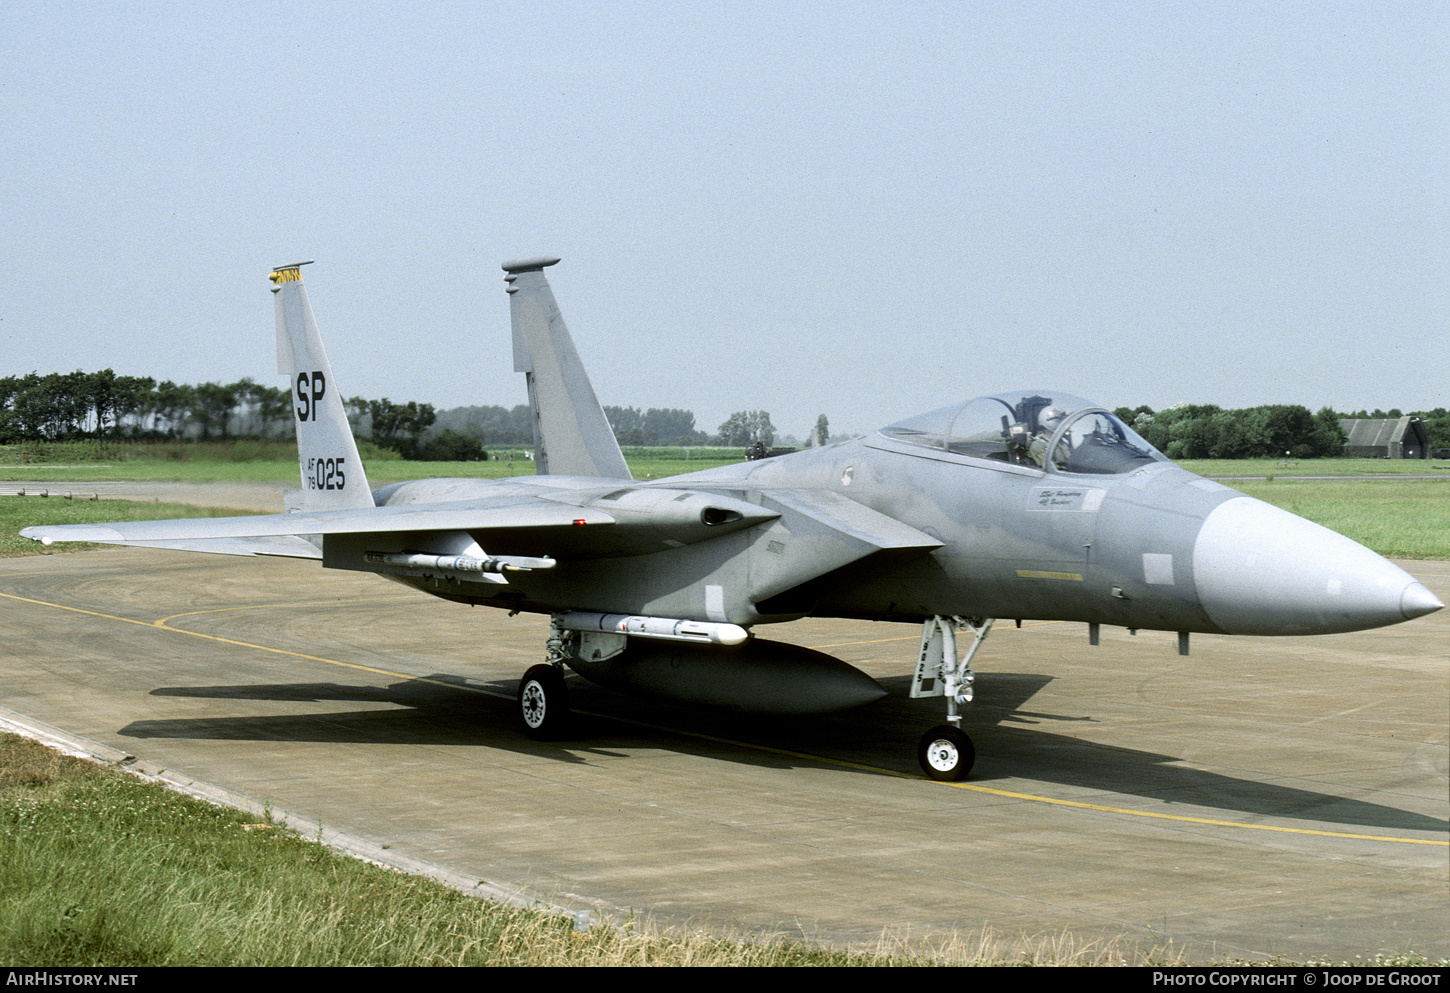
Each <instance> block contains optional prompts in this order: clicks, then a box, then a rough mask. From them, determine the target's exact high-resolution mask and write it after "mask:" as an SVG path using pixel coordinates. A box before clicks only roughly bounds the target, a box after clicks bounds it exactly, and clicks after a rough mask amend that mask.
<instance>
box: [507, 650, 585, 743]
mask: <svg viewBox="0 0 1450 993" xmlns="http://www.w3.org/2000/svg"><path fill="white" fill-rule="evenodd" d="M571 634H572V632H568V631H564V630H563V629H562V628H560V627H559V625H558V623H557V622H555V623H554V624H553V625H551V626H550V628H549V642H548V646H547V651H548V661H547V662H544V663H543V664H541V665H536V666H533V667H532V668H530V669H529V671H528V672H526V673H524V678H523V679H521V680H519V718H520V719H521V720H522V721H523V726H524V734H526V735H528V736H529V737H530V738H533V739H534V740H535V741H552V740H553V739H555V738H558V737H559V736H560V735H562V734H563V732H564V729H565V727H567V726H568V723H569V688H568V687H567V686H565V685H564V671H563V661H564V659H565V658H567V657H568V639H569V637H570V635H571Z"/></svg>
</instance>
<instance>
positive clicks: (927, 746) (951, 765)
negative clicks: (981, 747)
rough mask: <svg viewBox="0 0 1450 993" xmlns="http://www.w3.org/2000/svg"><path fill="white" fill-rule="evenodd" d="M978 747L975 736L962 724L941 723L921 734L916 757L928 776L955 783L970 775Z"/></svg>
mask: <svg viewBox="0 0 1450 993" xmlns="http://www.w3.org/2000/svg"><path fill="white" fill-rule="evenodd" d="M976 758H977V750H976V748H974V747H973V746H972V739H971V738H969V737H967V735H966V734H964V733H963V732H962V730H961V729H960V728H954V727H952V726H951V725H950V724H939V725H937V726H936V727H934V728H932V729H931V730H930V731H928V732H927V733H926V734H924V735H922V736H921V741H920V742H919V743H918V744H917V746H916V759H917V761H918V762H920V763H921V771H922V772H924V773H926V774H927V776H928V778H931V779H935V780H938V781H939V782H943V783H954V782H956V781H958V780H961V779H966V778H967V773H969V772H971V771H972V763H973V762H974V761H976Z"/></svg>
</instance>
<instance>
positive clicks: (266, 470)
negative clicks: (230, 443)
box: [0, 442, 741, 488]
mask: <svg viewBox="0 0 1450 993" xmlns="http://www.w3.org/2000/svg"><path fill="white" fill-rule="evenodd" d="M236 444H237V445H242V444H245V443H243V442H237V443H236ZM270 444H271V445H273V446H275V444H276V443H270ZM57 447H59V446H57ZM0 448H3V446H0ZM727 451H728V450H727ZM694 454H695V455H696V456H698V455H701V454H702V453H700V452H695V453H694ZM732 455H733V456H734V457H728V458H719V457H715V458H702V457H692V458H690V459H683V458H679V457H677V456H670V455H668V454H666V455H663V456H646V455H632V456H629V457H628V459H627V461H628V463H629V467H630V471H631V472H633V473H634V477H635V478H636V479H663V478H664V477H666V476H676V475H679V474H680V473H683V472H698V471H699V470H701V469H713V468H715V467H716V466H722V465H732V464H734V463H736V462H739V461H741V459H740V458H739V452H738V451H734V452H732ZM362 459H363V465H364V467H365V468H366V469H367V474H368V482H369V483H370V484H371V485H372V486H373V487H374V488H376V487H379V486H385V485H387V484H388V483H400V482H404V481H406V480H409V479H437V478H440V477H462V478H465V479H507V478H509V477H510V476H532V475H533V474H534V463H533V462H532V461H531V460H529V459H526V458H518V459H516V460H514V461H512V462H510V461H507V460H499V461H488V462H404V461H402V460H401V459H398V458H391V459H378V458H375V457H372V456H371V455H370V454H369V453H368V452H366V451H364V452H362ZM0 479H3V480H9V481H12V482H15V483H20V484H23V483H25V482H26V481H28V480H36V479H44V480H52V481H55V480H59V481H64V482H66V483H88V482H109V481H116V482H155V483H284V484H286V485H288V486H297V485H298V470H297V447H296V445H295V444H294V445H292V447H291V449H290V450H289V451H286V452H285V453H283V455H282V456H281V457H279V456H277V455H276V454H275V452H274V454H273V455H271V456H269V457H266V458H256V459H227V458H214V457H211V456H210V455H208V454H206V453H205V452H202V453H198V454H197V456H196V457H194V458H188V459H180V458H177V459H172V458H162V457H145V458H126V459H120V458H118V459H116V460H115V461H112V462H86V461H75V462H68V461H63V453H57V458H56V459H54V460H52V461H49V462H26V463H24V464H20V463H18V462H15V461H13V460H6V459H4V458H3V457H0Z"/></svg>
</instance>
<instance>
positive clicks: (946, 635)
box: [910, 616, 995, 782]
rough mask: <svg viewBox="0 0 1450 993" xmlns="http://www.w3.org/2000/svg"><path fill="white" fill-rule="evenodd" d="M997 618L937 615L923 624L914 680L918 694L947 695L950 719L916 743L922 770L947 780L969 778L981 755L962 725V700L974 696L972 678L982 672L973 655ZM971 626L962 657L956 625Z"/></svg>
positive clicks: (968, 699)
mask: <svg viewBox="0 0 1450 993" xmlns="http://www.w3.org/2000/svg"><path fill="white" fill-rule="evenodd" d="M993 623H995V618H991V617H987V618H963V617H941V616H936V617H932V618H930V619H929V620H927V622H926V623H925V624H924V625H922V629H921V650H920V651H919V652H918V653H917V657H916V675H915V676H914V677H913V679H912V682H911V694H910V695H911V696H912V697H914V698H915V697H928V696H942V697H946V701H947V722H948V723H946V724H939V725H937V726H936V727H934V728H932V729H931V730H930V731H928V732H927V733H926V734H924V735H922V736H921V740H920V741H919V742H917V746H916V760H917V761H918V762H919V763H920V764H921V771H922V772H924V773H926V774H927V776H928V777H930V778H932V779H935V780H939V781H941V782H956V781H957V780H961V779H965V778H967V773H969V772H971V771H972V763H973V762H974V761H975V760H976V757H977V750H976V748H975V747H974V746H973V745H972V739H971V738H969V737H968V736H967V734H966V732H964V731H963V730H962V729H961V727H960V725H961V721H962V717H961V714H959V713H958V712H957V706H958V705H959V704H966V703H971V702H972V684H973V682H974V681H975V680H976V673H974V672H973V671H972V659H973V658H974V657H975V656H976V654H977V650H978V649H979V648H981V647H982V642H983V641H985V640H986V638H987V634H988V632H990V631H991V630H992V625H993ZM958 628H965V629H968V630H970V631H972V632H973V633H974V634H975V635H976V637H975V638H974V639H973V640H972V645H971V647H970V648H968V649H967V654H966V656H965V657H964V658H961V659H958V658H957V637H956V630H957V629H958Z"/></svg>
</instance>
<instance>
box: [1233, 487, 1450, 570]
mask: <svg viewBox="0 0 1450 993" xmlns="http://www.w3.org/2000/svg"><path fill="white" fill-rule="evenodd" d="M1226 483H1227V484H1228V485H1231V486H1232V487H1233V488H1234V489H1236V490H1238V491H1239V492H1241V493H1245V494H1247V495H1248V496H1251V497H1257V498H1258V499H1260V500H1263V501H1264V502H1265V503H1272V504H1273V505H1274V506H1276V507H1282V508H1283V509H1285V510H1287V511H1289V512H1291V513H1294V514H1298V515H1299V516H1300V517H1303V518H1306V519H1308V520H1311V521H1313V522H1314V523H1316V524H1322V525H1324V526H1325V527H1327V528H1329V529H1330V530H1332V531H1338V532H1339V533H1340V534H1342V535H1345V536H1346V537H1349V538H1353V539H1354V540H1355V541H1357V542H1359V543H1360V544H1361V545H1365V546H1366V547H1368V548H1373V549H1374V550H1375V551H1377V552H1379V553H1380V554H1381V555H1384V556H1387V557H1389V558H1392V559H1450V480H1440V479H1394V478H1393V477H1390V478H1386V479H1354V480H1321V479H1292V478H1285V477H1279V478H1277V479H1275V480H1274V481H1273V482H1248V481H1243V480H1240V481H1226Z"/></svg>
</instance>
